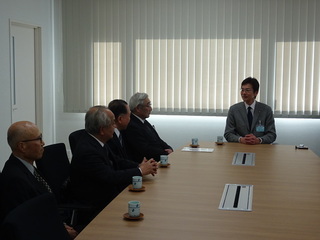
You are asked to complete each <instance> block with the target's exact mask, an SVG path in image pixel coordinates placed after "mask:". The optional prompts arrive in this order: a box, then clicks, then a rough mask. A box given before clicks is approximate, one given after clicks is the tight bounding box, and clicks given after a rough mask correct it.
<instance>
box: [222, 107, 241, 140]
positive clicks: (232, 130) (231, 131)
mask: <svg viewBox="0 0 320 240" xmlns="http://www.w3.org/2000/svg"><path fill="white" fill-rule="evenodd" d="M234 112H235V111H234V109H233V108H230V109H229V111H228V116H227V120H226V127H225V130H224V137H225V139H226V140H227V141H228V142H239V137H240V135H239V134H238V133H237V132H236V119H235V115H234Z"/></svg>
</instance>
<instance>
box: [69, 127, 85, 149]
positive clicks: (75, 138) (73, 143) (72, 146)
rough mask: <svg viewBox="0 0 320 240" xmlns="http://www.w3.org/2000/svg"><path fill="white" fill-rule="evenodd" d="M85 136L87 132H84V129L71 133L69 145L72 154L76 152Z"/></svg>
mask: <svg viewBox="0 0 320 240" xmlns="http://www.w3.org/2000/svg"><path fill="white" fill-rule="evenodd" d="M85 134H86V130H84V129H80V130H77V131H74V132H72V133H70V135H69V145H70V149H71V153H74V150H75V148H76V146H77V142H78V141H79V139H81V138H82V136H83V135H85Z"/></svg>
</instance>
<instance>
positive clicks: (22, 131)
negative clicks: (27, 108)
mask: <svg viewBox="0 0 320 240" xmlns="http://www.w3.org/2000/svg"><path fill="white" fill-rule="evenodd" d="M7 140H8V144H9V146H10V148H11V150H12V153H13V154H14V155H15V156H17V157H19V158H21V159H23V160H26V161H28V162H33V161H35V160H37V159H39V158H41V157H42V154H43V146H44V142H43V141H42V135H41V132H40V130H39V128H38V127H37V126H36V125H35V124H34V123H32V122H29V121H20V122H15V123H13V124H12V125H11V126H10V127H9V129H8V132H7Z"/></svg>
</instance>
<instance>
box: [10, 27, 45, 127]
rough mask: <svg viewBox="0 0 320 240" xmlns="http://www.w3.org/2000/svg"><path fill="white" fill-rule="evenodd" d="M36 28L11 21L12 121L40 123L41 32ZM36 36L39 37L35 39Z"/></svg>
mask: <svg viewBox="0 0 320 240" xmlns="http://www.w3.org/2000/svg"><path fill="white" fill-rule="evenodd" d="M37 29H38V28H37V27H34V26H30V25H26V24H21V23H15V22H11V26H10V31H11V59H12V60H11V74H12V76H11V86H12V87H11V88H12V122H16V121H21V120H28V121H31V122H34V123H36V124H37V125H42V122H41V119H42V117H40V116H39V115H40V114H41V113H39V112H38V109H39V106H38V105H41V104H40V103H41V102H40V99H41V96H39V95H40V83H41V82H40V79H41V75H40V74H39V73H40V72H41V71H39V66H40V64H38V63H37V62H39V61H40V59H38V58H40V57H39V56H41V55H40V54H39V50H40V48H39V46H37V43H38V42H40V41H39V39H41V38H40V35H39V33H40V31H39V29H38V30H37ZM37 38H39V39H37Z"/></svg>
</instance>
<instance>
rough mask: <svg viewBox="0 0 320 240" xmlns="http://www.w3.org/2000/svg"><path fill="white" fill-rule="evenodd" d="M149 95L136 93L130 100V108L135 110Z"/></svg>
mask: <svg viewBox="0 0 320 240" xmlns="http://www.w3.org/2000/svg"><path fill="white" fill-rule="evenodd" d="M148 97H149V96H148V94H146V93H139V92H137V93H135V94H134V95H133V96H132V97H131V98H130V101H129V108H130V110H131V111H133V110H134V109H135V108H136V107H137V106H138V105H143V102H144V100H145V99H147V98H148Z"/></svg>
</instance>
